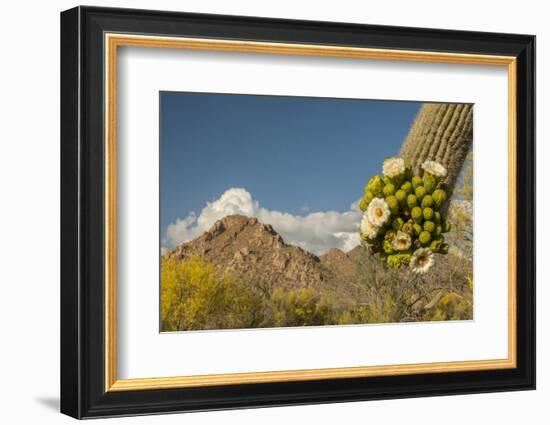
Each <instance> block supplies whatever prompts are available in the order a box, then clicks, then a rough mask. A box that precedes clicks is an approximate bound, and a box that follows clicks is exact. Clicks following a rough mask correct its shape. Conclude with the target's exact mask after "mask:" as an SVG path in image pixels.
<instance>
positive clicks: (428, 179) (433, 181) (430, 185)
mask: <svg viewBox="0 0 550 425" xmlns="http://www.w3.org/2000/svg"><path fill="white" fill-rule="evenodd" d="M422 183H423V184H424V188H425V189H426V192H428V193H432V192H433V191H434V190H435V188H436V186H437V183H439V182H438V179H437V178H436V177H435V176H432V175H431V174H430V173H428V172H426V171H424V175H423V176H422Z"/></svg>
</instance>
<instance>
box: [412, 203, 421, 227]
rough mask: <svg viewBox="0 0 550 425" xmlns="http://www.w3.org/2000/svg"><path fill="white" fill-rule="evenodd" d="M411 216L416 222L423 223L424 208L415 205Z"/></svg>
mask: <svg viewBox="0 0 550 425" xmlns="http://www.w3.org/2000/svg"><path fill="white" fill-rule="evenodd" d="M411 217H412V219H413V220H414V221H415V222H416V223H418V224H420V223H422V217H423V214H422V208H420V207H414V208H413V209H412V210H411Z"/></svg>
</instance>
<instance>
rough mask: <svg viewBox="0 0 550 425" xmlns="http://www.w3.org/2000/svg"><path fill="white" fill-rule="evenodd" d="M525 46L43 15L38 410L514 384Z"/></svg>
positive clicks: (296, 399) (525, 129)
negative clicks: (49, 164)
mask: <svg viewBox="0 0 550 425" xmlns="http://www.w3.org/2000/svg"><path fill="white" fill-rule="evenodd" d="M534 58H535V38H534V36H529V35H516V34H495V33H475V32H464V31H449V30H433V29H417V28H399V27H385V26H367V25H354V24H341V23H327V22H308V21H292V20H277V19H264V18H251V17H237V16H218V15H201V14H187V13H175V12H160V11H143V10H129V9H108V8H94V7H77V8H74V9H71V10H68V11H65V12H63V13H62V14H61V72H62V73H61V115H62V123H61V164H62V169H61V193H62V205H61V207H62V208H61V210H62V218H61V220H62V231H61V242H62V243H61V245H62V279H61V306H62V308H61V411H62V412H63V413H65V414H68V415H71V416H73V417H76V418H91V417H103V416H120V415H135V414H148V413H162V412H186V411H198V410H214V409H229V408H243V407H257V406H275V405H293V404H307V403H324V402H338V401H353V400H370V399H384V398H398V397H415V396H429V395H446V394H463V393H476V392H488V391H510V390H522V389H533V388H534V387H535V196H534V194H535V181H534V178H535V169H534V167H535V152H534V146H535V141H534V137H535V136H534V120H535V111H534V92H535V88H534V82H535V79H534V77H535V76H534V69H535V65H534V60H535V59H534Z"/></svg>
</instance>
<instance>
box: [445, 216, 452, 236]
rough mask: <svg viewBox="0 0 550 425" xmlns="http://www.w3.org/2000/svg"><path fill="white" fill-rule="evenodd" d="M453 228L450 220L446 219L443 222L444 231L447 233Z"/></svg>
mask: <svg viewBox="0 0 550 425" xmlns="http://www.w3.org/2000/svg"><path fill="white" fill-rule="evenodd" d="M450 230H451V223H450V222H449V220H447V219H445V221H444V222H443V233H447V232H449V231H450Z"/></svg>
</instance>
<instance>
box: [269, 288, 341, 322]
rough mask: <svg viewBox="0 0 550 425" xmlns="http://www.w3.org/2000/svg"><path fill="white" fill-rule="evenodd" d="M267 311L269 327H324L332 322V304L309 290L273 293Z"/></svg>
mask: <svg viewBox="0 0 550 425" xmlns="http://www.w3.org/2000/svg"><path fill="white" fill-rule="evenodd" d="M267 309H268V310H270V312H269V314H268V315H267V317H269V318H271V320H272V323H265V324H264V325H268V326H282V327H284V326H308V325H324V324H327V323H328V322H330V320H331V315H332V306H331V303H330V302H329V301H328V300H327V299H326V298H324V297H323V296H322V295H321V294H320V293H319V292H317V291H315V290H313V289H309V288H299V289H289V290H284V289H281V288H277V289H275V290H274V291H273V293H272V295H271V298H270V300H269V304H268V305H267Z"/></svg>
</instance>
